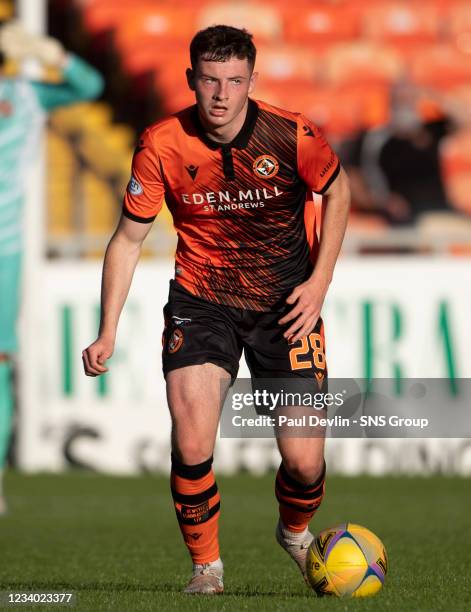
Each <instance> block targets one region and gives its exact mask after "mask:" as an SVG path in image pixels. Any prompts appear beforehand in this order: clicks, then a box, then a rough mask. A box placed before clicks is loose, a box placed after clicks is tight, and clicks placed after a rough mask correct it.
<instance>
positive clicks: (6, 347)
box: [0, 21, 103, 515]
mask: <svg viewBox="0 0 471 612" xmlns="http://www.w3.org/2000/svg"><path fill="white" fill-rule="evenodd" d="M25 61H28V62H32V63H33V64H34V67H35V68H37V69H42V68H48V69H49V68H52V69H55V70H56V71H57V72H58V73H59V75H60V81H59V82H57V83H53V84H51V83H45V82H40V81H33V80H29V79H27V78H25V77H23V76H21V75H20V74H15V76H8V74H9V73H10V71H8V72H7V71H6V70H5V68H6V65H7V62H13V63H15V64H16V65H22V64H23V62H25ZM102 89H103V80H102V77H101V75H100V74H99V73H98V72H97V71H96V70H95V69H94V68H92V66H90V65H88V64H87V63H85V62H84V61H83V60H81V59H79V58H78V57H76V56H74V55H72V54H69V53H66V52H65V51H64V49H63V48H62V46H61V44H60V43H59V42H58V41H57V40H55V39H52V38H48V37H44V36H38V35H33V34H30V33H28V32H26V31H25V30H24V29H23V27H22V26H21V25H20V24H19V23H17V22H13V21H10V22H8V23H4V24H2V25H1V26H0V515H1V514H4V513H5V512H6V509H7V508H6V502H5V497H4V495H3V486H2V485H3V482H2V481H3V472H4V468H5V465H6V459H7V454H8V447H9V440H10V437H11V429H12V416H13V406H14V389H13V385H12V373H13V360H14V357H15V354H16V352H17V349H18V340H17V329H16V327H17V319H18V312H19V307H20V290H21V287H20V281H21V259H22V250H23V247H24V245H23V240H22V231H23V222H22V210H23V206H24V199H25V189H26V185H27V183H28V168H29V163H30V162H31V161H32V160H33V159H34V156H35V155H37V153H38V151H39V150H40V135H41V128H42V125H43V123H44V119H45V116H46V113H47V112H48V111H51V110H52V109H54V108H57V107H58V106H62V105H66V104H72V103H74V102H79V101H82V100H90V99H93V98H96V97H97V96H99V95H100V94H101V92H102Z"/></svg>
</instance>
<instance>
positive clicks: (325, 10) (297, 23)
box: [283, 3, 360, 47]
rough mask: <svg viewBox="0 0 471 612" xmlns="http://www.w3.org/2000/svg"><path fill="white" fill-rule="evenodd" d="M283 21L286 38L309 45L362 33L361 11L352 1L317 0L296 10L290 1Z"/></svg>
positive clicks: (341, 39) (340, 39) (289, 40)
mask: <svg viewBox="0 0 471 612" xmlns="http://www.w3.org/2000/svg"><path fill="white" fill-rule="evenodd" d="M283 21H284V39H285V40H286V42H290V43H293V44H297V45H304V46H306V47H310V46H312V47H316V46H318V45H319V44H322V43H323V44H325V43H326V42H328V43H331V42H334V41H343V40H351V39H353V38H356V37H358V36H359V34H360V20H359V14H358V11H356V10H355V9H354V8H352V6H351V5H346V6H341V5H340V6H339V5H331V4H326V3H316V4H314V5H307V6H306V7H303V9H302V10H293V7H292V6H291V3H287V4H286V5H285V10H284V14H283Z"/></svg>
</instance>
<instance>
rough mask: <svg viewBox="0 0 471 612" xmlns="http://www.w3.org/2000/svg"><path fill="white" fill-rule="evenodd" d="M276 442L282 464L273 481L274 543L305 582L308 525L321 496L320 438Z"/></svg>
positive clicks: (321, 441)
mask: <svg viewBox="0 0 471 612" xmlns="http://www.w3.org/2000/svg"><path fill="white" fill-rule="evenodd" d="M306 433H307V432H306ZM277 442H278V448H279V450H280V454H281V458H282V461H281V465H280V467H279V469H278V473H277V475H276V480H275V495H276V499H277V500H278V508H279V521H278V525H277V529H276V539H277V541H278V543H279V544H280V545H281V546H282V547H283V548H284V549H285V550H286V551H287V552H288V554H289V555H290V556H291V557H292V558H293V560H294V561H295V562H296V563H297V565H298V567H299V569H300V570H301V572H302V574H303V576H304V578H306V554H307V549H308V548H309V545H310V544H311V542H312V539H313V535H312V534H311V532H310V531H309V522H310V521H311V519H312V517H313V516H314V514H315V513H316V511H317V509H318V508H319V506H320V504H321V502H322V498H323V496H324V482H325V462H324V438H323V437H302V438H296V437H291V436H283V435H280V436H279V437H278V438H277Z"/></svg>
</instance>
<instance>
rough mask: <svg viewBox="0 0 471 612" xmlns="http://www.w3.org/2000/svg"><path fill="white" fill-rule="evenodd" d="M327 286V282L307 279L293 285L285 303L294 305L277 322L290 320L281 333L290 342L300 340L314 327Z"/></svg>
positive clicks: (282, 322) (283, 323) (284, 322)
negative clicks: (286, 327) (295, 285)
mask: <svg viewBox="0 0 471 612" xmlns="http://www.w3.org/2000/svg"><path fill="white" fill-rule="evenodd" d="M328 286H329V285H328V283H323V282H319V281H313V280H312V279H309V280H308V281H306V282H305V283H302V284H301V285H298V286H297V287H295V288H294V289H293V291H292V293H291V295H290V296H289V297H288V298H287V300H286V303H287V304H296V305H295V306H294V308H292V309H291V310H290V311H289V312H288V314H287V315H285V316H284V317H283V318H282V319H280V320H279V321H278V323H279V324H280V325H285V324H286V323H289V322H290V321H292V323H291V325H290V326H289V327H288V329H287V330H286V331H285V332H284V334H283V336H284V337H285V338H286V339H287V340H288V342H289V343H290V344H294V343H295V342H297V341H298V340H301V338H303V337H304V336H306V335H307V334H308V333H309V332H311V331H312V330H313V329H314V327H315V325H316V323H317V321H318V319H319V317H320V315H321V309H322V304H323V303H324V299H325V295H326V293H327V289H328Z"/></svg>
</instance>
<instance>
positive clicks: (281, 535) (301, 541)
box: [275, 521, 314, 584]
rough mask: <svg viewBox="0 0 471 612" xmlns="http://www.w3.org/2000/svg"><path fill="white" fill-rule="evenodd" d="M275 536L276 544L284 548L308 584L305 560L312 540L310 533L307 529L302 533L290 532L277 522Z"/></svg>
mask: <svg viewBox="0 0 471 612" xmlns="http://www.w3.org/2000/svg"><path fill="white" fill-rule="evenodd" d="M275 536H276V541H277V542H278V544H279V545H280V546H281V547H282V548H284V549H285V550H286V552H287V553H288V555H289V556H290V557H291V558H292V559H293V561H295V563H296V565H297V566H298V567H299V569H300V570H301V574H302V575H303V578H304V581H305V582H306V584H308V579H307V575H306V559H307V550H308V548H309V546H310V545H311V542H312V540H313V539H314V536H313V535H312V533H311V532H310V531H309V530H308V529H306V531H305V532H304V533H293V532H290V531H288V530H287V529H284V528H283V526H282V523H281V521H278V525H277V527H276V533H275Z"/></svg>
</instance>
